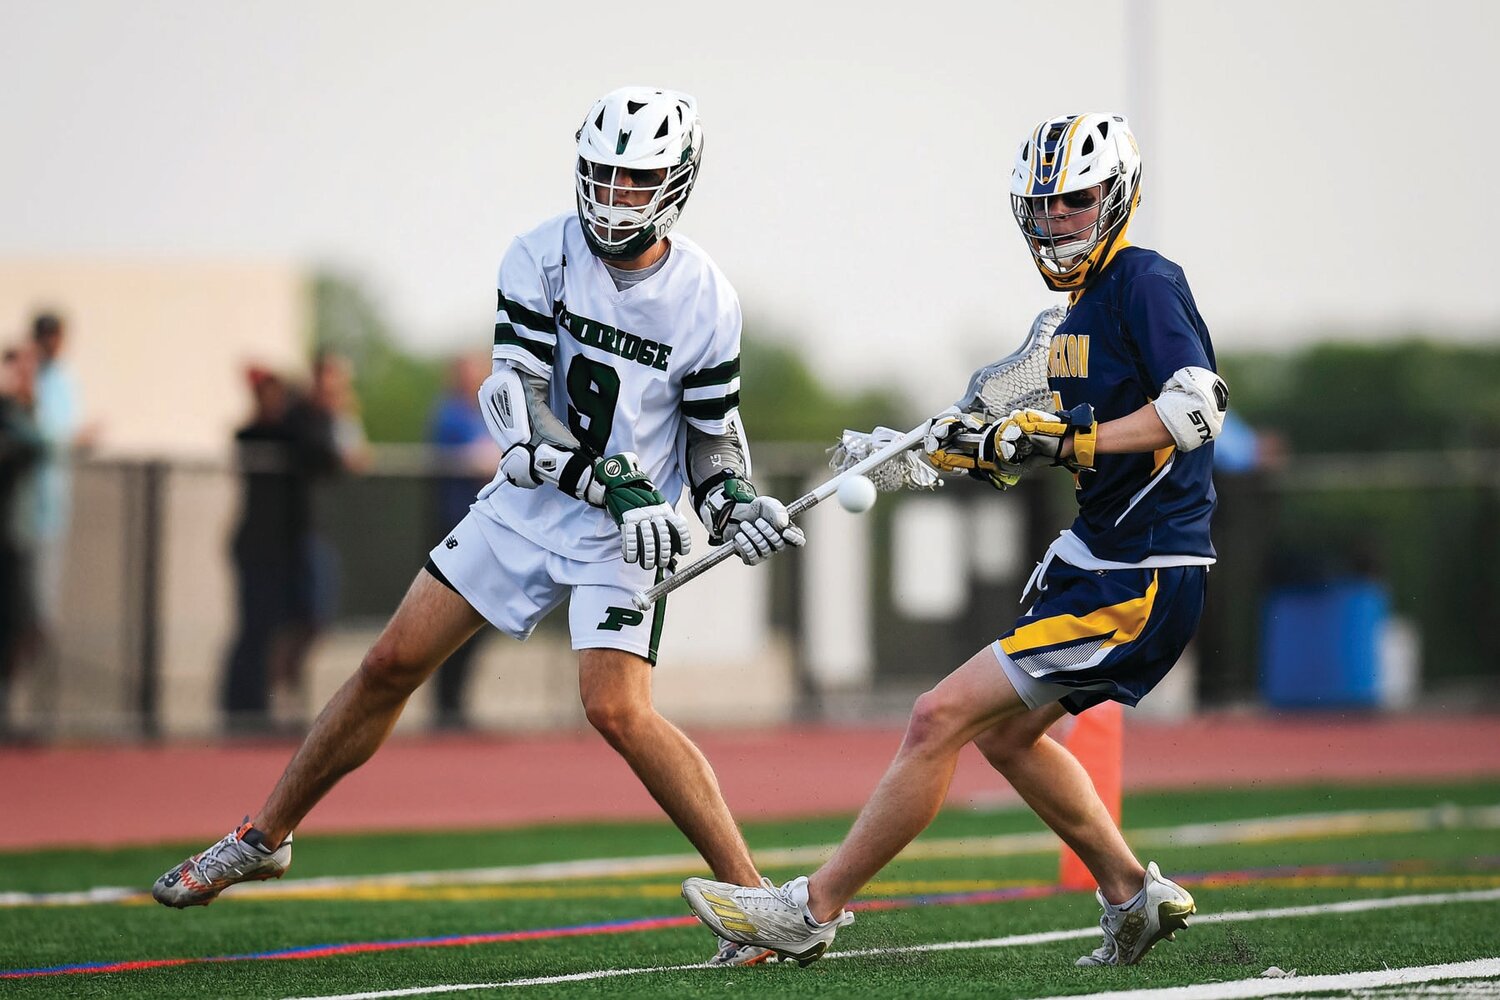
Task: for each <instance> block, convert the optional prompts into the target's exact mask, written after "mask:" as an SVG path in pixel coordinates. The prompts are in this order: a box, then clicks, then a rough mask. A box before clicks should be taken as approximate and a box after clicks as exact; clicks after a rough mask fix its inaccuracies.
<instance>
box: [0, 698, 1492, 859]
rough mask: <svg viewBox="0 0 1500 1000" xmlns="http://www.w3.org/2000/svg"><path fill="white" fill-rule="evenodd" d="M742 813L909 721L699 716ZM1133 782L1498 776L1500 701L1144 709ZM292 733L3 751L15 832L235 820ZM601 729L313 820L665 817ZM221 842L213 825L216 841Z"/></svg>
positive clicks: (374, 777)
mask: <svg viewBox="0 0 1500 1000" xmlns="http://www.w3.org/2000/svg"><path fill="white" fill-rule="evenodd" d="M693 735H694V736H695V738H696V739H697V740H698V742H699V745H700V746H702V748H703V750H704V752H705V753H706V754H707V755H708V758H709V760H710V761H712V763H713V765H714V768H715V770H716V772H717V773H718V776H719V780H720V783H721V784H722V785H723V787H724V791H725V795H726V797H727V798H728V800H729V804H730V807H731V808H732V809H733V810H734V812H735V815H736V816H737V817H738V818H739V819H741V820H750V819H776V818H786V817H793V816H807V815H818V814H830V813H843V812H852V811H854V810H856V809H858V808H859V806H860V805H862V804H863V803H864V800H865V798H866V797H867V796H868V795H869V793H870V790H871V789H872V788H873V787H874V786H875V783H876V781H878V780H879V778H880V775H881V774H882V772H883V771H884V770H885V767H886V764H887V763H888V762H889V761H890V758H891V756H892V754H894V753H895V751H896V747H897V745H898V743H899V742H900V739H901V731H900V729H899V728H893V727H873V726H872V727H860V728H844V727H788V728H776V729H762V730H748V731H741V732H735V731H730V732H725V731H723V730H718V731H715V732H714V733H702V732H699V733H694V734H693ZM1125 744H1126V749H1125V787H1126V789H1127V790H1133V791H1139V790H1143V789H1164V788H1189V787H1226V786H1251V785H1254V786H1266V785H1288V784H1309V783H1335V782H1336V783H1346V782H1398V781H1407V782H1415V781H1423V780H1436V779H1458V778H1474V777H1496V776H1500V716H1494V715H1473V716H1446V717H1437V716H1432V717H1409V716H1402V717H1394V718H1382V717H1378V716H1316V717H1313V716H1280V717H1272V716H1240V715H1210V716H1201V717H1197V718H1194V719H1192V720H1190V721H1187V722H1184V723H1178V724H1171V725H1164V724H1160V723H1148V722H1144V721H1139V720H1131V721H1128V722H1127V724H1126V731H1125ZM294 749H295V744H293V743H290V742H273V743H264V744H248V743H239V744H230V743H216V744H205V745H189V744H172V745H165V746H111V747H98V746H79V747H71V746H69V747H54V748H35V749H18V748H9V749H5V750H3V751H0V801H3V803H4V809H3V812H4V815H5V821H4V822H3V823H0V849H20V848H32V847H46V846H57V845H64V844H67V845H89V846H120V845H126V844H145V843H159V842H162V841H167V840H184V839H186V840H190V841H191V840H203V839H205V838H207V839H213V838H215V837H218V836H222V835H223V834H224V833H226V832H227V831H228V830H229V829H230V828H231V827H233V826H234V825H235V824H236V823H238V822H239V819H240V817H241V816H243V815H244V814H245V813H247V812H253V811H254V810H255V809H256V807H257V806H258V805H259V803H260V801H261V800H262V799H263V798H264V796H265V795H266V793H267V792H268V791H269V790H270V788H271V785H272V784H273V783H274V782H275V780H276V778H277V776H278V775H279V774H280V772H281V769H282V767H283V766H285V764H286V761H287V759H288V758H289V757H290V755H291V753H292V751H293V750H294ZM1006 794H1007V791H1006V786H1005V783H1004V781H1003V780H1002V779H1001V778H1000V777H999V776H998V775H997V774H996V773H995V772H994V771H993V770H991V769H990V768H989V767H988V766H987V765H986V764H985V762H984V761H983V759H982V758H980V757H979V755H978V754H977V753H975V752H973V751H972V750H969V751H966V752H965V754H964V757H963V760H962V761H961V763H960V765H959V769H958V773H957V774H956V775H955V778H954V782H953V787H952V790H951V792H950V795H949V801H950V802H956V803H973V802H992V801H994V800H996V799H997V798H1000V797H1003V796H1005V795H1006ZM660 816H661V813H660V811H659V809H658V807H657V806H656V804H655V803H654V802H653V801H652V800H651V797H650V796H649V795H648V794H647V793H646V791H645V790H644V789H643V788H642V787H641V785H640V783H639V782H638V781H637V780H636V779H635V777H634V776H633V775H632V774H631V772H630V770H629V768H628V767H627V766H626V765H625V763H624V762H623V761H622V760H621V759H620V758H619V757H618V756H616V755H615V754H614V752H613V751H611V750H610V749H609V748H608V747H607V746H606V745H605V744H604V742H603V740H601V739H600V738H599V737H597V736H596V735H594V734H593V733H592V732H588V733H566V734H550V735H535V736H521V737H506V736H502V735H486V736H478V735H475V736H435V737H427V738H415V737H399V738H397V739H395V740H393V741H392V742H391V743H390V744H389V745H388V746H386V747H384V748H382V749H381V751H380V752H379V753H378V754H376V756H375V757H374V759H373V760H371V761H370V763H369V764H367V765H366V766H365V767H363V768H361V769H360V770H358V771H356V772H355V773H354V774H352V775H350V776H349V777H348V778H346V779H345V780H344V781H343V782H342V783H341V784H340V785H339V786H338V787H337V788H336V789H335V790H334V791H333V792H332V793H331V794H330V795H329V796H328V798H327V799H326V800H325V801H324V802H323V803H321V804H320V805H319V806H318V808H317V809H315V810H314V811H313V813H312V814H311V815H310V816H309V817H308V819H307V821H306V822H305V823H304V824H303V826H302V827H301V832H303V833H308V832H314V831H325V832H326V831H341V832H357V831H367V830H402V829H406V830H423V829H461V828H470V829H472V828H481V827H494V826H517V825H524V824H535V823H556V822H585V821H589V820H596V819H658V818H660ZM205 842H206V841H205Z"/></svg>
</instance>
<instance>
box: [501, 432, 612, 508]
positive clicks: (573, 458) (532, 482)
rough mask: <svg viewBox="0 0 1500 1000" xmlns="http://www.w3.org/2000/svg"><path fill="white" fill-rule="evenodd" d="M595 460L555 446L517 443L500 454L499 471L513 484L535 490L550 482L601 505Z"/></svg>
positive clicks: (589, 501) (584, 499) (560, 488)
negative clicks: (595, 472) (595, 473)
mask: <svg viewBox="0 0 1500 1000" xmlns="http://www.w3.org/2000/svg"><path fill="white" fill-rule="evenodd" d="M596 461H597V460H596V459H594V458H593V457H592V456H590V455H587V454H585V453H583V452H578V451H569V450H568V449H566V448H559V447H557V446H556V445H551V444H547V443H546V442H539V443H537V444H534V445H532V444H516V445H512V446H511V447H510V450H508V451H507V452H506V453H505V454H504V455H501V456H500V474H501V475H502V476H504V477H505V480H506V481H507V482H509V483H510V484H511V485H513V486H519V487H520V488H521V489H523V490H534V489H536V488H537V487H538V486H540V485H542V484H543V483H551V484H552V485H553V486H556V487H557V488H558V489H559V490H561V491H562V492H564V493H566V494H567V495H568V496H570V497H576V498H577V499H579V500H582V501H584V502H585V503H588V504H592V505H593V506H595V507H603V506H604V484H603V483H601V482H599V480H598V477H596V476H595V475H594V465H595V462H596Z"/></svg>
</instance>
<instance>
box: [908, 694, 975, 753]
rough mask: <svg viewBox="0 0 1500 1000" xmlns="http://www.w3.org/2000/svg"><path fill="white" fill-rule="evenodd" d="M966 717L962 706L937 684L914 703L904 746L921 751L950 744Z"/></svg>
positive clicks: (910, 749)
mask: <svg viewBox="0 0 1500 1000" xmlns="http://www.w3.org/2000/svg"><path fill="white" fill-rule="evenodd" d="M963 721H964V713H963V710H962V706H960V705H958V704H955V703H954V702H953V700H952V699H951V698H949V697H948V696H947V695H946V693H945V692H943V690H942V689H941V688H934V689H933V690H931V691H928V692H926V693H925V694H923V695H922V696H921V697H919V698H917V701H916V704H915V705H913V706H912V709H911V719H910V720H909V721H908V722H907V724H906V737H905V739H904V740H903V741H902V748H903V749H905V750H908V751H921V750H925V749H929V748H933V747H939V746H943V745H946V744H947V743H948V742H950V741H951V740H952V739H953V738H954V735H955V733H956V732H957V731H958V729H959V728H960V727H961V726H962V724H963Z"/></svg>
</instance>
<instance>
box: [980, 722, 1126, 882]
mask: <svg viewBox="0 0 1500 1000" xmlns="http://www.w3.org/2000/svg"><path fill="white" fill-rule="evenodd" d="M1066 714H1067V709H1065V708H1063V707H1062V705H1060V704H1057V703H1055V702H1054V703H1053V704H1051V705H1044V706H1042V707H1041V708H1037V709H1033V710H1032V711H1029V712H1027V713H1025V714H1024V715H1018V716H1014V717H1012V718H1009V719H1006V720H1004V721H1003V722H1000V723H998V724H996V725H994V726H992V727H990V728H989V729H987V730H985V731H984V732H983V733H981V734H979V736H977V737H976V738H975V739H974V745H975V746H976V747H978V748H979V751H980V752H981V753H982V754H984V756H985V759H986V760H988V761H989V762H990V764H991V765H992V766H993V767H994V768H995V770H997V771H999V772H1000V773H1001V774H1002V775H1004V776H1005V780H1006V781H1008V782H1010V784H1011V787H1012V788H1014V789H1015V790H1016V791H1017V792H1018V793H1019V794H1020V796H1021V798H1022V799H1023V800H1025V802H1026V804H1027V805H1028V806H1030V807H1031V811H1032V812H1034V813H1036V814H1037V816H1038V817H1040V819H1041V820H1042V822H1044V823H1046V824H1047V825H1048V826H1049V827H1051V828H1052V831H1053V832H1054V833H1056V834H1057V836H1058V837H1059V838H1060V839H1061V840H1062V842H1063V843H1065V844H1067V845H1068V846H1069V847H1071V848H1072V849H1073V851H1074V852H1075V853H1077V855H1078V857H1079V858H1080V859H1081V860H1082V861H1083V863H1084V865H1085V866H1087V867H1088V870H1089V872H1090V873H1091V874H1092V875H1093V876H1094V879H1095V881H1097V882H1098V883H1099V890H1100V891H1101V892H1102V893H1104V897H1105V898H1106V899H1108V900H1109V901H1110V902H1111V903H1123V902H1124V901H1125V900H1127V899H1129V898H1130V897H1132V896H1134V895H1135V894H1136V893H1137V892H1139V891H1140V888H1141V879H1142V878H1143V877H1144V876H1145V874H1146V869H1145V867H1144V866H1143V865H1142V864H1141V863H1140V861H1139V860H1138V859H1137V858H1136V856H1135V854H1134V852H1132V851H1131V850H1130V847H1129V845H1127V844H1126V843H1125V838H1124V836H1122V835H1121V833H1120V829H1119V827H1117V826H1116V825H1115V821H1114V818H1113V817H1111V816H1110V814H1109V809H1108V808H1106V807H1105V805H1104V802H1103V801H1102V800H1101V799H1100V798H1099V793H1098V792H1097V791H1095V789H1094V783H1093V782H1092V781H1091V780H1090V779H1089V776H1088V772H1087V771H1085V770H1084V769H1083V765H1082V764H1080V763H1079V762H1078V758H1076V757H1074V756H1073V755H1072V754H1071V753H1069V752H1068V749H1067V748H1066V747H1064V746H1063V745H1062V744H1060V743H1058V742H1057V741H1056V740H1054V739H1052V738H1051V737H1050V736H1048V735H1047V730H1048V729H1049V728H1050V727H1051V726H1052V725H1053V723H1055V722H1057V720H1058V719H1060V718H1062V717H1063V716H1064V715H1066Z"/></svg>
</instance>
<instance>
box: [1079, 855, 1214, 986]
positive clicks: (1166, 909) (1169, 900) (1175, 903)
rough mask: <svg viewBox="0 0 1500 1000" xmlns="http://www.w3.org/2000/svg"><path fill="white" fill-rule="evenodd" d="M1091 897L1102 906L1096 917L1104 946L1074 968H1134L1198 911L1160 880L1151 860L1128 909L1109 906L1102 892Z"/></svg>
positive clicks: (1168, 882) (1181, 893) (1183, 893)
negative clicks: (1096, 897)
mask: <svg viewBox="0 0 1500 1000" xmlns="http://www.w3.org/2000/svg"><path fill="white" fill-rule="evenodd" d="M1095 895H1096V896H1098V897H1099V903H1100V905H1102V906H1103V907H1104V916H1102V917H1100V918H1099V929H1100V930H1102V931H1104V943H1103V944H1101V945H1100V946H1099V947H1097V948H1095V949H1094V950H1093V952H1092V953H1090V954H1088V955H1085V956H1083V957H1082V958H1080V959H1079V960H1078V961H1077V962H1075V963H1073V964H1074V965H1085V966H1086V965H1134V964H1135V963H1137V962H1139V961H1140V960H1141V958H1142V956H1144V955H1145V954H1146V952H1148V951H1150V950H1151V946H1152V945H1154V944H1156V942H1158V941H1160V940H1161V939H1162V938H1166V939H1167V940H1169V941H1172V940H1175V939H1176V936H1175V935H1176V932H1177V931H1180V930H1182V929H1183V928H1185V927H1187V924H1188V922H1187V918H1188V916H1189V915H1190V914H1193V913H1197V912H1198V904H1197V903H1195V902H1193V897H1192V894H1191V893H1189V892H1188V891H1187V890H1186V889H1184V888H1183V887H1182V886H1180V885H1178V884H1177V883H1176V882H1173V881H1172V880H1171V879H1168V878H1164V877H1163V876H1162V873H1161V871H1160V869H1158V868H1157V867H1156V862H1155V861H1153V862H1151V863H1150V864H1148V865H1147V866H1146V878H1145V880H1144V885H1143V887H1142V890H1141V894H1140V896H1139V897H1138V901H1137V902H1136V904H1135V905H1134V906H1132V907H1130V908H1129V909H1124V908H1121V907H1116V906H1111V905H1110V904H1109V902H1108V901H1106V900H1105V898H1104V894H1103V893H1095Z"/></svg>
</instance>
